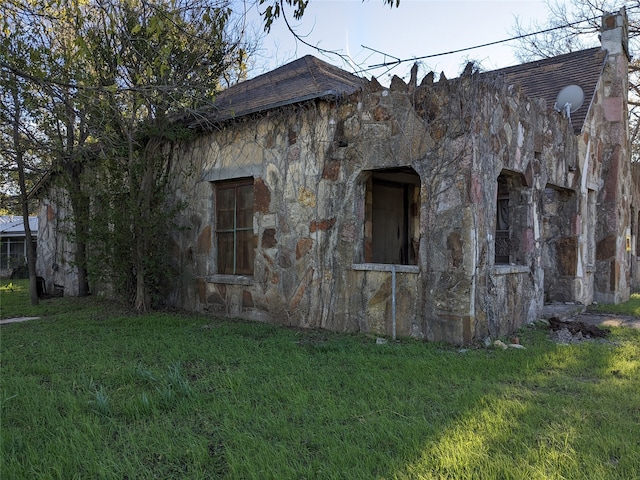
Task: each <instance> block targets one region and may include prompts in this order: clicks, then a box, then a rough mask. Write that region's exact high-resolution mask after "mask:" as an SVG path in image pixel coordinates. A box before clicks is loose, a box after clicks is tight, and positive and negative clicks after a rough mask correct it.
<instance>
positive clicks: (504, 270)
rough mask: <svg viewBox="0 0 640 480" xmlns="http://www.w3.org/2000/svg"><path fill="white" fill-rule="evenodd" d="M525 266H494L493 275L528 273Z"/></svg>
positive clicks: (527, 268)
mask: <svg viewBox="0 0 640 480" xmlns="http://www.w3.org/2000/svg"><path fill="white" fill-rule="evenodd" d="M529 270H530V269H529V267H528V266H527V265H495V266H494V267H493V273H494V274H495V275H510V274H514V273H529Z"/></svg>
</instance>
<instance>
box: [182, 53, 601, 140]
mask: <svg viewBox="0 0 640 480" xmlns="http://www.w3.org/2000/svg"><path fill="white" fill-rule="evenodd" d="M606 55H607V53H606V51H605V50H602V49H601V48H600V47H595V48H591V49H588V50H581V51H578V52H572V53H567V54H564V55H559V56H556V57H552V58H547V59H544V60H538V61H535V62H528V63H523V64H520V65H516V66H513V67H507V68H502V69H498V70H493V71H491V72H487V74H496V75H502V76H504V77H506V79H507V81H508V82H510V83H513V84H518V85H520V87H521V88H522V91H523V92H524V93H525V94H526V95H527V96H529V97H532V98H543V99H545V100H546V102H547V106H548V108H549V109H552V108H554V105H555V102H556V97H557V95H558V93H559V92H560V90H562V88H564V87H566V86H568V85H578V86H579V87H581V88H582V90H583V92H584V103H583V104H582V106H581V107H580V108H579V109H578V110H577V111H576V112H574V113H572V115H571V123H572V125H573V128H574V131H575V133H576V134H577V133H579V132H580V131H581V130H582V126H583V124H584V120H585V118H586V116H587V112H588V111H589V107H590V106H591V102H592V100H593V96H594V93H595V89H596V85H597V83H598V79H599V78H600V74H601V73H602V69H603V68H604V61H605V59H606ZM365 83H366V80H365V79H362V78H360V77H357V76H356V75H353V74H351V73H349V72H347V71H345V70H342V69H341V68H338V67H336V66H334V65H331V64H328V63H326V62H323V61H322V60H319V59H317V58H316V57H314V56H312V55H306V56H304V57H302V58H299V59H298V60H295V61H293V62H291V63H288V64H286V65H283V66H282V67H279V68H276V69H275V70H272V71H270V72H267V73H265V74H263V75H260V76H258V77H255V78H253V79H251V80H247V81H244V82H241V83H238V84H236V85H234V86H232V87H230V88H228V89H226V90H223V91H222V92H220V93H219V94H218V96H217V98H216V101H215V104H214V106H213V108H212V110H210V111H209V112H205V113H204V115H203V116H201V120H198V121H195V122H193V123H192V124H191V126H192V127H196V128H197V127H204V126H205V125H206V124H214V123H219V122H224V121H226V120H230V119H233V118H239V117H242V116H245V115H250V114H252V113H256V112H261V111H266V110H269V109H272V108H277V107H280V106H284V105H291V104H294V103H299V102H303V101H306V100H311V99H315V98H327V97H338V96H341V95H349V94H351V93H353V92H355V91H356V90H358V89H361V88H363V86H364V85H365Z"/></svg>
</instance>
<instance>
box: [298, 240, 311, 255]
mask: <svg viewBox="0 0 640 480" xmlns="http://www.w3.org/2000/svg"><path fill="white" fill-rule="evenodd" d="M312 247H313V240H312V239H311V238H301V239H300V240H298V243H297V244H296V260H300V259H301V258H302V257H304V256H305V255H306V254H307V253H309V251H310V250H311V248H312Z"/></svg>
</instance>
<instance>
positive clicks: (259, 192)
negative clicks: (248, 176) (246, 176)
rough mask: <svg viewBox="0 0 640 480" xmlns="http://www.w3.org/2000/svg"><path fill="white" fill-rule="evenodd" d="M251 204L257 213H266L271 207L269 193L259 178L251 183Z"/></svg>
mask: <svg viewBox="0 0 640 480" xmlns="http://www.w3.org/2000/svg"><path fill="white" fill-rule="evenodd" d="M253 203H254V208H255V209H256V211H257V212H260V213H268V212H269V211H270V207H271V192H270V191H269V187H267V186H266V185H265V183H264V181H263V180H262V179H261V178H256V179H255V180H254V182H253Z"/></svg>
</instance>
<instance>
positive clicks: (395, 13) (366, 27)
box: [248, 0, 549, 84]
mask: <svg viewBox="0 0 640 480" xmlns="http://www.w3.org/2000/svg"><path fill="white" fill-rule="evenodd" d="M290 16H291V19H290V24H291V25H292V26H293V27H294V28H295V30H296V32H298V34H299V35H300V36H301V37H303V38H304V40H305V41H306V42H307V43H309V44H311V45H314V46H317V47H320V48H323V49H325V50H330V51H337V52H339V53H340V54H341V55H342V58H341V57H340V56H338V55H331V54H326V53H321V52H318V51H316V50H315V49H313V48H311V47H308V46H306V45H304V44H302V43H301V42H299V41H296V40H295V39H294V37H293V35H292V34H291V33H290V32H289V31H288V30H287V28H286V25H285V23H284V21H283V20H282V18H280V19H278V20H276V22H274V26H273V27H272V29H271V32H270V33H269V34H267V35H266V36H265V37H264V38H263V40H262V48H261V49H260V51H259V52H258V56H257V57H256V63H255V66H254V68H253V70H252V72H251V74H250V76H255V75H257V74H260V73H264V72H265V71H268V70H270V69H273V68H276V67H278V66H280V65H283V64H285V63H288V62H290V61H293V60H295V59H296V58H300V57H302V56H304V55H307V54H312V55H315V56H316V57H318V58H320V59H322V60H324V61H327V62H328V63H333V64H335V65H337V66H340V67H342V68H345V69H346V70H350V71H356V70H358V69H360V70H364V72H363V75H365V76H368V77H369V76H371V75H374V76H375V77H376V78H378V80H380V82H381V83H383V84H388V82H389V81H390V79H391V76H393V75H397V76H399V77H401V78H403V79H404V80H405V81H406V80H408V78H409V70H410V69H411V66H412V65H413V63H414V61H409V62H404V63H402V64H400V65H399V66H396V67H395V68H390V67H381V68H371V67H372V66H374V65H378V64H382V63H384V62H386V61H393V60H397V59H401V60H405V59H417V58H418V57H424V56H427V55H435V54H439V53H443V52H449V51H452V50H458V49H463V48H467V47H472V46H476V45H481V44H486V43H491V42H496V41H499V40H504V39H507V38H511V37H513V36H514V26H515V20H516V18H519V20H520V23H521V24H522V25H524V26H525V27H528V26H529V25H532V30H535V28H534V27H533V25H535V23H536V22H537V23H538V25H544V24H545V22H546V19H547V18H548V16H549V10H548V8H547V5H546V3H545V2H544V1H543V0H447V1H442V0H439V1H438V0H401V1H400V6H399V7H398V8H390V7H389V6H388V5H384V4H383V1H382V0H365V1H364V2H363V1H361V0H310V2H309V5H308V7H307V10H306V11H305V14H304V17H303V18H302V19H301V20H299V21H296V20H294V19H293V17H292V15H291V14H290ZM248 18H249V20H250V21H251V22H260V18H259V16H258V13H257V12H256V10H255V9H253V10H251V11H250V12H249V17H248ZM516 47H517V43H515V42H510V43H504V44H499V45H495V46H492V47H484V48H479V49H474V50H470V51H466V52H462V53H459V54H454V55H442V56H434V57H431V58H422V59H420V60H418V62H419V66H420V70H419V72H420V73H419V78H418V81H420V80H421V78H422V76H424V75H426V74H427V73H428V72H429V71H434V72H435V73H436V74H439V73H440V72H444V73H445V75H446V76H447V78H453V77H457V76H459V75H460V73H461V72H462V70H463V69H464V66H465V65H466V63H467V61H469V60H475V61H478V62H480V64H481V66H482V68H483V69H485V70H493V69H496V68H501V67H505V66H510V65H515V64H518V63H520V62H519V61H518V60H517V59H516V57H515V55H514V53H515V51H516ZM345 57H348V58H349V59H351V61H352V65H349V64H348V63H347V62H346V61H345V59H344V58H345Z"/></svg>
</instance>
